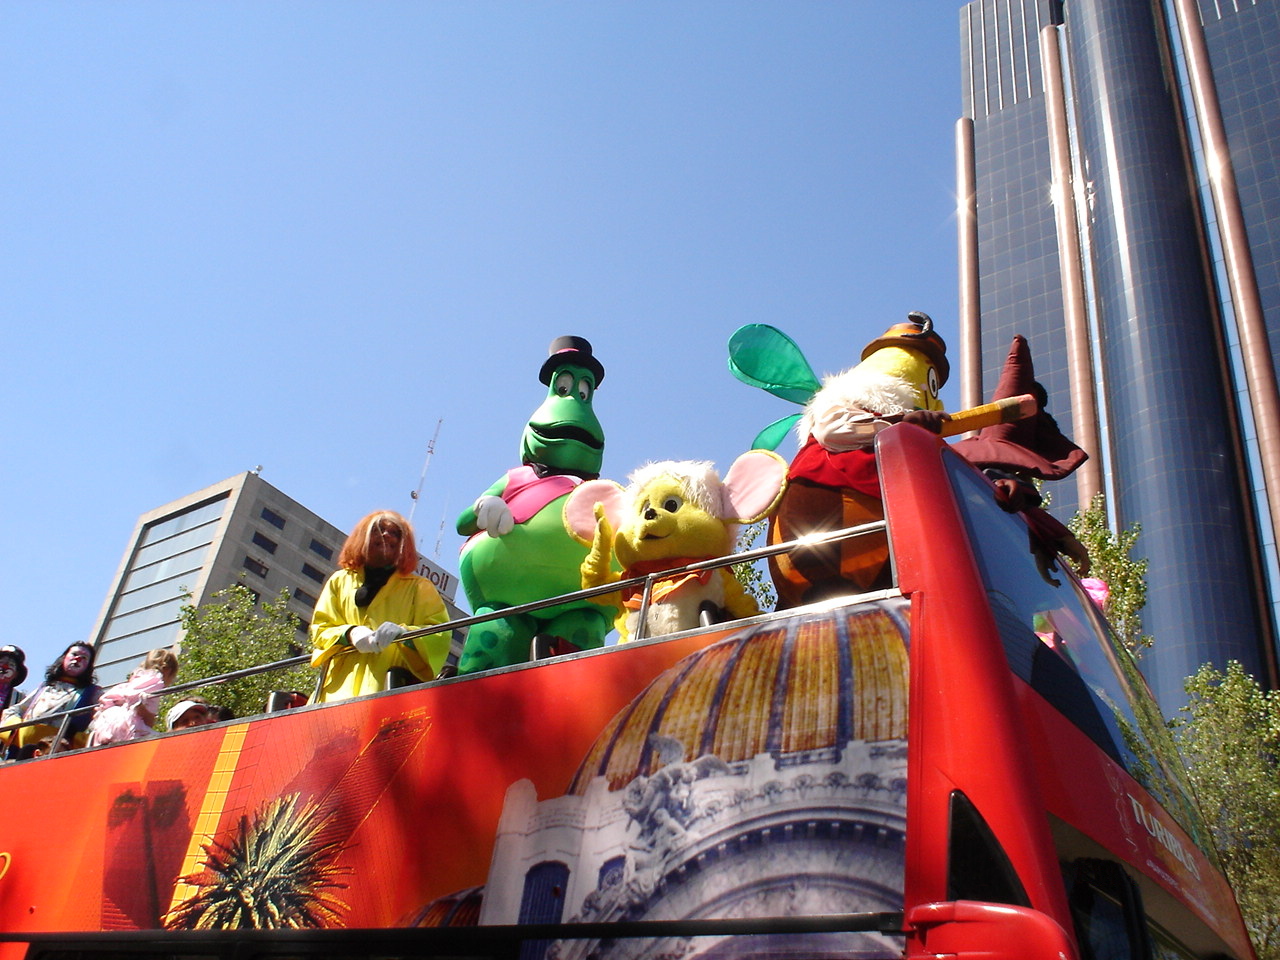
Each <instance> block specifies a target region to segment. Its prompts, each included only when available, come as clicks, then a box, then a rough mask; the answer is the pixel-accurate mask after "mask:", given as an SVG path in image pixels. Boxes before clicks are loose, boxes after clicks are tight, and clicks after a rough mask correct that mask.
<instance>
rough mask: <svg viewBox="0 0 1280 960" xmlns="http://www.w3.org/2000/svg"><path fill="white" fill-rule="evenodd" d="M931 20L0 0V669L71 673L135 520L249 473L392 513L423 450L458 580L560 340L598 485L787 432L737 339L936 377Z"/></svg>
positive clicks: (941, 42)
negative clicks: (581, 348)
mask: <svg viewBox="0 0 1280 960" xmlns="http://www.w3.org/2000/svg"><path fill="white" fill-rule="evenodd" d="M958 9H959V4H958V3H923V2H917V0H913V2H909V3H902V4H885V3H876V4H873V3H869V2H855V0H843V2H776V3H751V2H728V0H726V2H697V0H683V2H634V3H599V2H590V3H587V2H583V3H579V2H556V3H543V2H519V3H516V2H511V3H490V2H482V0H471V2H461V0H460V2H416V3H398V2H385V0H384V2H376V3H374V2H365V3H355V2H337V0H334V2H314V0H313V2H305V3H303V2H297V3H287V2H263V0H254V2H227V0H219V2H176V0H175V2H166V3H140V2H130V0H119V2H113V3H96V2H94V3H80V4H73V3H61V2H52V3H41V4H31V3H22V2H18V0H0V131H3V137H4V146H3V148H0V187H2V188H0V312H2V314H3V321H4V330H5V342H4V377H3V380H2V383H3V386H2V387H0V390H2V391H3V400H4V408H5V411H6V414H7V416H6V417H5V424H4V430H3V434H2V436H3V445H4V449H5V450H6V452H7V455H8V469H6V470H5V471H4V473H3V476H2V477H0V498H2V502H3V509H2V513H0V516H2V517H3V531H4V533H3V544H4V549H3V551H2V554H3V564H4V568H3V573H4V575H3V577H2V578H0V582H2V583H3V590H4V594H5V595H4V601H5V609H7V610H8V611H9V615H10V622H11V626H10V631H9V636H8V637H7V638H6V642H8V641H13V642H17V643H19V644H20V645H21V646H23V647H24V648H25V649H26V650H27V652H28V656H29V659H30V661H31V662H32V664H33V665H35V666H38V665H42V664H45V663H47V662H48V661H49V660H50V659H51V658H52V657H53V656H54V655H55V654H56V653H57V652H58V651H59V650H60V649H61V648H62V647H63V646H65V645H66V644H67V643H69V642H71V641H75V640H84V639H87V638H88V636H89V634H90V631H91V629H92V627H93V624H94V621H95V620H96V617H97V615H98V612H99V609H100V607H101V605H102V602H103V599H104V596H105V594H106V590H107V588H108V586H109V584H110V582H111V580H112V577H113V574H114V573H115V570H116V567H117V565H118V564H119V562H120V557H121V553H122V551H123V550H124V548H125V545H126V540H127V538H128V536H129V534H130V532H131V530H132V529H133V525H134V522H135V520H136V519H137V517H138V515H139V514H141V513H143V512H145V511H147V510H150V509H152V508H153V507H156V506H159V505H160V504H162V503H165V502H167V501H169V500H172V499H174V498H176V497H179V496H182V495H185V494H187V493H190V492H192V491H194V490H196V489H199V488H201V487H203V486H206V485H208V484H210V483H214V482H216V481H219V480H222V479H224V478H226V477H229V476H232V475H234V474H237V473H239V472H242V471H244V470H247V469H251V468H253V467H254V466H256V465H258V464H261V465H262V467H263V470H262V475H263V478H264V479H266V480H268V481H270V482H271V483H272V484H274V485H275V486H277V487H278V488H280V489H281V490H283V491H284V492H285V493H287V494H289V495H290V496H292V497H294V498H295V499H297V500H299V501H301V502H302V503H304V504H305V505H307V506H308V507H310V508H311V509H312V510H314V511H316V512H317V513H319V514H320V515H321V516H323V517H325V518H326V519H328V520H329V521H331V522H332V523H334V524H337V525H338V526H340V527H344V528H345V527H348V526H349V525H350V524H351V523H353V522H354V521H355V520H356V519H357V518H359V517H360V516H362V515H363V514H365V513H366V512H368V511H369V510H371V509H374V508H377V507H390V508H393V509H398V510H400V511H402V512H405V513H407V512H408V511H409V508H410V504H411V501H410V498H409V493H410V491H412V490H413V489H414V488H415V487H416V486H417V485H418V480H419V475H420V472H421V470H422V465H423V461H424V458H425V455H426V449H427V444H428V441H429V440H430V439H431V436H432V433H433V432H434V430H435V428H436V423H437V420H441V419H442V420H443V425H442V427H441V429H440V436H439V441H438V443H437V445H436V448H435V454H434V456H433V458H432V460H431V464H430V469H429V471H428V474H427V478H426V484H425V487H424V490H423V496H422V499H421V500H420V501H419V504H418V506H417V509H416V512H415V514H414V519H415V525H416V526H417V528H418V533H419V545H420V547H421V549H422V550H423V552H424V553H427V554H428V555H433V556H434V555H435V554H436V543H437V541H438V542H439V543H440V551H439V556H438V562H440V563H441V564H442V565H443V566H445V567H446V568H448V569H451V570H456V556H457V547H458V544H459V541H460V538H458V537H457V536H456V535H455V534H454V533H453V530H452V528H453V520H454V518H455V517H456V515H457V514H458V513H459V512H460V511H461V510H462V509H463V508H464V507H465V506H466V505H467V504H469V503H470V502H471V501H472V500H473V499H474V498H475V497H476V496H477V495H479V494H480V493H481V492H483V490H484V489H485V488H486V487H487V486H488V485H489V484H490V483H491V482H492V481H493V480H494V479H496V478H497V477H498V476H499V475H500V474H501V473H502V472H504V471H505V470H506V469H507V468H509V467H511V466H514V465H515V464H516V462H517V459H518V449H519V437H520V431H521V429H522V427H523V425H524V423H525V421H526V420H527V418H528V416H529V414H530V413H532V411H533V410H534V408H535V407H537V405H538V404H539V403H540V402H541V400H542V398H543V396H544V388H543V387H542V385H541V384H539V383H538V381H537V371H538V368H539V366H540V365H541V363H542V360H543V359H544V358H545V356H546V351H547V345H548V344H549V342H550V341H551V340H552V338H554V337H556V336H558V335H562V334H577V335H579V336H585V337H587V338H588V339H589V340H591V342H592V343H593V344H594V346H595V352H596V355H597V356H598V357H599V358H600V360H601V361H602V362H603V364H604V366H605V369H606V376H605V380H604V383H603V384H602V386H601V388H600V390H599V392H598V394H597V398H596V411H597V414H598V416H599V418H600V420H601V422H602V423H603V425H604V428H605V432H606V436H607V441H606V449H605V458H604V471H603V472H604V475H605V476H607V477H613V478H615V479H618V480H624V479H625V477H626V475H627V474H628V473H630V472H631V471H632V470H633V469H635V468H636V467H638V466H640V465H641V464H643V463H644V462H646V461H648V460H651V459H666V458H677V459H681V458H697V459H709V460H713V461H715V462H716V463H717V464H718V465H719V466H720V467H721V468H722V469H723V468H726V467H727V466H728V465H729V463H731V462H732V460H733V458H734V457H735V456H737V455H738V454H739V453H741V452H743V450H745V449H746V448H747V446H748V445H749V443H750V441H751V438H752V437H753V436H754V435H755V433H756V431H757V430H758V429H760V428H761V427H762V426H764V425H765V424H766V423H767V422H769V421H770V420H773V419H775V418H776V417H778V416H781V415H783V414H784V413H787V412H790V411H789V410H788V405H787V404H785V403H784V402H783V401H781V400H777V399H775V398H773V397H770V396H767V395H765V394H763V393H760V392H758V391H754V390H752V389H751V388H749V387H746V386H745V385H743V384H740V383H739V382H738V381H736V380H734V379H733V378H732V377H731V376H730V374H729V373H728V372H727V370H726V367H725V357H726V350H725V344H726V341H727V340H728V338H729V336H730V334H731V333H732V332H733V331H734V330H735V329H736V328H737V327H738V326H740V325H742V324H744V323H771V324H773V325H775V326H777V327H779V328H781V329H782V330H785V331H786V332H788V333H789V334H790V335H791V336H792V337H793V338H794V339H796V340H797V341H798V343H799V344H800V346H801V347H802V348H803V349H804V351H805V352H806V354H807V355H808V357H809V358H810V361H811V362H812V364H813V366H814V367H815V369H816V370H817V371H818V372H819V373H820V374H821V373H826V372H834V371H836V370H839V369H841V368H843V367H846V366H849V365H851V364H852V363H854V362H856V361H857V358H858V353H859V352H860V350H861V347H862V346H863V344H865V343H866V342H868V341H869V340H871V339H873V338H874V337H875V336H877V335H878V334H879V333H881V332H882V331H883V330H884V329H885V328H886V327H887V326H888V325H889V324H890V323H893V322H896V321H898V320H900V319H902V318H903V317H904V316H905V314H906V313H907V311H909V310H913V309H919V310H925V311H927V312H928V313H930V314H931V315H932V316H933V317H934V319H935V321H936V322H937V325H938V329H939V331H940V332H941V333H942V334H943V336H944V337H946V338H947V339H948V340H949V341H951V342H952V343H954V342H955V341H956V340H957V336H958V331H957V329H956V300H957V296H956V267H955V247H956V240H955V229H956V228H955V217H954V206H955V205H954V190H955V178H954V149H953V128H954V123H955V120H956V118H957V116H958V115H959V105H960V93H959V86H960V82H959V51H958V36H959V31H958V26H957V24H958V16H957V11H958ZM952 356H953V363H954V361H955V360H956V359H958V351H956V350H955V349H954V348H953V350H952ZM943 395H944V399H945V400H946V402H947V405H948V406H949V407H950V408H953V409H954V407H955V405H956V398H957V385H956V384H955V383H950V384H948V385H947V388H946V389H945V390H944V394H943ZM793 449H794V447H793V445H792V444H791V443H790V442H789V441H788V443H787V444H785V445H784V446H783V448H782V449H781V452H783V453H784V454H786V455H790V453H791V452H793ZM442 522H443V524H444V532H443V534H441V531H440V526H441V523H442ZM28 551H34V552H33V553H30V554H29V553H28Z"/></svg>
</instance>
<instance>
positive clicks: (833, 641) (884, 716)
mask: <svg viewBox="0 0 1280 960" xmlns="http://www.w3.org/2000/svg"><path fill="white" fill-rule="evenodd" d="M906 612H907V608H906V606H905V603H904V602H902V601H897V602H883V603H880V604H877V605H863V606H859V607H857V608H853V609H849V608H844V609H839V610H834V611H829V612H825V613H815V614H814V615H813V616H812V617H810V618H806V619H803V620H800V619H796V618H792V619H790V620H788V621H787V622H786V623H784V624H770V623H765V624H761V625H759V626H757V627H754V628H752V629H749V630H745V631H743V632H741V633H737V634H734V635H732V636H730V637H727V638H726V639H724V640H721V641H720V642H718V643H715V644H713V645H711V646H709V647H707V648H706V649H704V650H700V651H698V652H697V653H694V654H690V655H689V656H687V657H685V658H684V659H683V660H681V661H680V662H679V663H676V664H674V665H673V666H672V667H671V668H669V669H668V670H666V671H665V672H664V673H662V674H660V675H659V676H658V677H656V678H655V679H654V681H653V682H652V683H651V684H650V685H649V686H648V688H647V689H645V690H644V691H643V692H642V693H641V694H640V695H639V696H638V697H636V698H635V699H634V700H633V701H632V702H631V703H630V704H629V705H628V706H627V707H625V708H624V709H623V710H622V711H620V712H619V713H618V714H617V715H616V716H615V717H614V718H613V719H612V720H611V721H610V722H609V724H608V725H607V726H606V727H605V728H604V730H603V731H601V733H600V736H599V737H598V738H597V739H596V742H595V743H594V744H593V745H592V747H591V749H590V750H589V751H588V752H587V755H586V757H585V758H584V759H583V762H582V764H581V766H580V767H579V768H578V771H577V773H576V774H575V775H574V778H573V781H572V783H571V784H570V786H569V791H568V792H569V793H572V794H577V795H582V794H583V793H585V791H586V789H587V785H588V784H589V783H590V782H591V780H592V779H593V778H595V777H605V778H606V779H607V780H608V784H609V789H610V790H620V789H622V788H623V787H625V786H626V785H627V784H628V783H630V782H631V781H632V780H633V779H635V778H636V777H637V776H648V775H650V774H652V773H653V772H654V771H655V770H657V769H658V768H659V767H661V766H662V765H663V764H665V763H669V762H671V761H673V760H693V759H695V758H697V757H701V756H705V755H707V754H714V755H715V756H717V757H719V758H720V759H722V760H724V761H726V762H735V761H739V760H746V759H749V758H750V757H753V756H755V755H757V754H761V753H773V754H788V753H796V752H801V751H808V750H822V749H828V748H838V747H841V746H843V745H844V744H846V743H848V742H849V741H850V740H887V739H894V738H898V739H905V738H906V735H907V647H906V636H907V625H906V622H905V617H906ZM671 743H678V744H681V745H683V748H684V754H685V755H684V756H683V757H672V756H661V755H660V753H661V748H660V746H656V745H657V744H671Z"/></svg>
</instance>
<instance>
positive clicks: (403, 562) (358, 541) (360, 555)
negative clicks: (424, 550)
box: [338, 510, 418, 574]
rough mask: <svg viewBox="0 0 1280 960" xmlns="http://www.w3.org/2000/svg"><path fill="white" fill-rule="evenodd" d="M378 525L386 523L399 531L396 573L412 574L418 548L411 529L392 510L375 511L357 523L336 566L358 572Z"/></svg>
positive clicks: (365, 559)
mask: <svg viewBox="0 0 1280 960" xmlns="http://www.w3.org/2000/svg"><path fill="white" fill-rule="evenodd" d="M378 523H388V524H390V525H391V526H393V527H395V528H396V529H397V530H399V531H400V556H399V557H397V558H396V572H397V573H402V574H410V573H413V571H414V570H415V569H417V566H418V546H417V544H416V543H415V542H414V539H413V527H411V526H409V521H408V520H406V519H405V518H404V517H402V516H400V514H398V513H396V512H395V511H394V510H375V511H373V513H371V514H369V515H368V516H367V517H365V518H364V519H363V520H361V521H360V522H359V523H357V524H356V526H355V529H354V530H352V531H351V534H350V535H349V536H348V537H347V540H346V542H345V543H344V544H343V545H342V551H341V552H340V553H339V554H338V566H340V567H345V568H346V569H348V570H358V569H360V568H361V567H363V566H364V565H365V562H366V561H367V560H368V558H369V534H370V533H372V532H373V529H374V526H375V525H377V524H378Z"/></svg>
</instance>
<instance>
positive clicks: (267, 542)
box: [253, 530, 276, 553]
mask: <svg viewBox="0 0 1280 960" xmlns="http://www.w3.org/2000/svg"><path fill="white" fill-rule="evenodd" d="M253 542H254V543H256V544H257V545H258V546H260V547H261V548H262V549H263V550H265V551H267V553H275V552H276V542H275V541H274V540H272V539H271V538H270V537H265V536H263V535H262V534H260V533H259V532H258V531H257V530H255V531H253Z"/></svg>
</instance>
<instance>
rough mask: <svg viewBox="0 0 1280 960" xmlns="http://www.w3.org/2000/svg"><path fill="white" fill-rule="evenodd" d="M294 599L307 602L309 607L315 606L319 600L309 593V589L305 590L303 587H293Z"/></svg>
mask: <svg viewBox="0 0 1280 960" xmlns="http://www.w3.org/2000/svg"><path fill="white" fill-rule="evenodd" d="M293 599H295V600H297V601H298V602H299V603H305V604H306V605H307V606H308V607H314V606H315V605H316V604H317V603H318V602H319V601H318V600H316V598H315V597H313V596H312V595H311V594H309V593H307V591H305V590H303V589H302V588H301V587H294V588H293Z"/></svg>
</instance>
